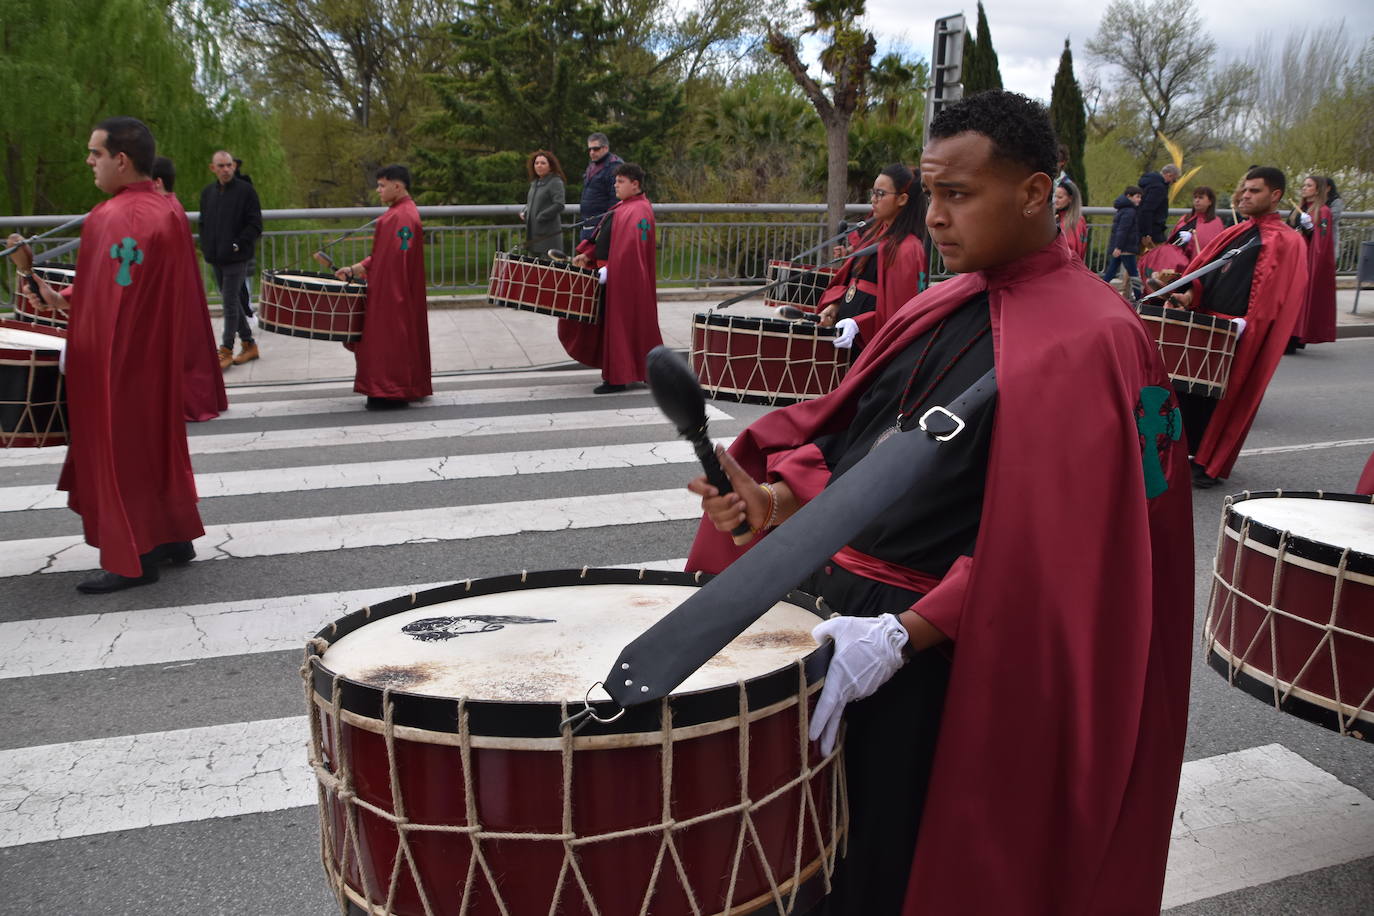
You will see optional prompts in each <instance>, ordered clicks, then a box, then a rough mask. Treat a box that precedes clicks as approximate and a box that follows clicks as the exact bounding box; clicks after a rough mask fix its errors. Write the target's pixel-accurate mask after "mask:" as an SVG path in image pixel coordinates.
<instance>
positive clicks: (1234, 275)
mask: <svg viewBox="0 0 1374 916" xmlns="http://www.w3.org/2000/svg"><path fill="white" fill-rule="evenodd" d="M1285 186H1286V182H1285V180H1284V177H1283V172H1281V171H1279V170H1278V169H1275V168H1270V167H1268V166H1256V167H1254V168H1252V169H1250V171H1248V172H1246V173H1245V181H1244V182H1242V184H1241V187H1240V190H1239V192H1238V194H1237V197H1236V199H1235V204H1236V209H1237V210H1238V211H1239V212H1240V215H1241V216H1243V217H1245V219H1244V220H1242V221H1241V222H1239V223H1237V224H1236V225H1234V226H1232V227H1231V228H1230V229H1227V230H1225V231H1224V232H1222V233H1221V234H1220V235H1218V236H1217V237H1216V238H1214V239H1212V241H1211V242H1210V243H1209V244H1208V245H1207V246H1206V247H1205V248H1203V249H1202V251H1200V252H1199V253H1198V255H1197V257H1195V258H1193V260H1192V261H1191V262H1190V263H1189V264H1188V267H1187V270H1188V271H1189V272H1191V271H1194V270H1197V269H1198V268H1199V267H1202V266H1203V265H1205V264H1209V263H1211V262H1212V261H1215V260H1216V259H1217V258H1219V257H1221V256H1222V255H1223V254H1225V253H1226V252H1227V251H1230V250H1231V249H1234V248H1239V247H1241V246H1243V245H1245V244H1246V243H1247V242H1251V241H1254V242H1257V243H1258V247H1257V248H1250V249H1249V250H1247V251H1244V252H1242V253H1241V254H1239V255H1237V256H1235V257H1234V258H1232V260H1231V263H1230V264H1228V265H1227V266H1226V267H1224V268H1222V269H1221V270H1215V271H1213V272H1212V273H1210V274H1207V275H1206V276H1204V277H1202V278H1201V279H1199V280H1194V281H1193V283H1192V288H1191V289H1189V290H1186V291H1184V292H1183V293H1182V294H1181V295H1180V296H1179V300H1180V301H1181V302H1182V303H1183V304H1185V305H1187V306H1188V307H1190V308H1193V309H1196V310H1198V311H1201V312H1206V313H1207V314H1210V315H1220V316H1221V317H1223V318H1244V319H1245V328H1244V330H1243V332H1242V333H1241V335H1240V340H1239V341H1237V343H1236V356H1235V359H1234V360H1233V361H1232V363H1231V375H1230V379H1229V380H1228V382H1227V385H1226V396H1225V397H1223V398H1221V399H1220V400H1216V399H1214V398H1208V397H1203V396H1202V395H1194V394H1186V393H1180V394H1179V398H1178V400H1179V407H1180V408H1181V409H1182V410H1183V422H1184V426H1185V428H1186V431H1187V435H1188V450H1189V454H1190V455H1192V456H1193V484H1194V486H1197V487H1200V488H1202V489H1206V488H1208V487H1214V486H1216V485H1217V483H1219V482H1220V480H1221V479H1222V478H1225V477H1229V476H1231V469H1232V468H1233V467H1235V464H1236V457H1237V456H1238V455H1240V449H1241V446H1242V445H1244V444H1245V435H1246V433H1248V432H1249V431H1250V424H1251V423H1253V422H1254V420H1255V414H1257V413H1258V412H1259V406H1260V401H1261V400H1262V399H1263V398H1264V389H1265V388H1267V387H1268V386H1269V379H1270V378H1272V377H1273V375H1274V370H1275V369H1277V368H1278V365H1279V359H1280V358H1281V357H1282V356H1283V350H1284V347H1286V346H1288V338H1289V336H1290V335H1291V334H1292V333H1293V328H1294V326H1295V325H1296V324H1297V321H1298V319H1299V317H1301V315H1302V312H1303V303H1304V301H1305V297H1306V294H1307V250H1306V248H1305V246H1304V244H1303V240H1302V236H1300V235H1298V233H1297V232H1295V231H1294V230H1292V229H1290V228H1289V227H1288V226H1287V225H1285V224H1284V222H1283V220H1282V219H1280V218H1279V214H1278V206H1279V202H1280V201H1281V200H1283V193H1284V188H1285Z"/></svg>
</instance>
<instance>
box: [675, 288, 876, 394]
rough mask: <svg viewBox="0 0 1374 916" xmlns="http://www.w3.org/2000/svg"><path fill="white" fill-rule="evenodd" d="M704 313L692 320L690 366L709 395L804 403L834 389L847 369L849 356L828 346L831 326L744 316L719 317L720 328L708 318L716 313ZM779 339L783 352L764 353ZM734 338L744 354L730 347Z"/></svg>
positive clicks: (845, 351) (830, 337)
mask: <svg viewBox="0 0 1374 916" xmlns="http://www.w3.org/2000/svg"><path fill="white" fill-rule="evenodd" d="M705 315H706V320H704V321H703V320H700V316H698V319H697V320H694V321H693V326H692V343H691V363H692V366H693V368H695V369H696V371H697V377H698V378H700V379H701V386H702V388H703V389H705V391H706V395H707V397H711V398H716V397H720V396H721V395H722V392H724V393H725V395H727V396H728V395H731V394H733V395H737V396H745V397H756V398H763V399H766V403H767V404H768V405H769V406H773V405H775V404H787V403H791V402H792V401H798V400H808V399H810V398H817V397H820V396H821V395H823V394H827V393H829V392H830V391H833V390H834V389H835V388H836V387H838V386H839V384H840V380H841V379H843V378H844V374H845V372H846V371H848V369H849V363H850V359H851V357H852V352H851V351H850V350H845V349H838V348H836V347H835V346H834V345H833V344H832V343H831V341H832V340H833V339H834V337H835V332H834V330H833V329H831V328H822V327H820V326H819V325H815V324H811V323H809V322H789V321H783V320H782V319H774V318H758V317H752V316H748V315H728V316H721V317H724V318H725V319H726V322H727V324H726V325H725V326H724V327H721V326H720V325H719V324H713V323H712V322H711V320H710V319H711V318H712V317H713V316H715V311H714V310H711V311H708V312H706V313H705ZM698 335H699V336H700V345H698ZM779 338H781V339H782V341H783V347H782V351H781V352H780V353H778V354H777V355H773V354H772V353H771V352H769V353H765V345H766V344H768V343H769V342H770V341H776V340H777V339H779ZM732 340H734V341H737V342H742V343H744V344H746V346H745V347H744V348H743V349H744V352H736V351H735V350H734V349H732V347H731V341H732ZM750 343H753V344H754V346H753V348H752V349H750V348H749V347H748V346H747V345H748V344H750Z"/></svg>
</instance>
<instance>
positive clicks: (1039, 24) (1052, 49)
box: [867, 0, 1374, 100]
mask: <svg viewBox="0 0 1374 916" xmlns="http://www.w3.org/2000/svg"><path fill="white" fill-rule="evenodd" d="M1194 2H1195V6H1196V8H1197V10H1198V13H1199V14H1200V15H1201V17H1202V21H1203V25H1204V27H1205V29H1206V31H1207V33H1208V34H1210V35H1211V37H1212V39H1213V40H1214V41H1215V42H1216V43H1217V48H1218V54H1219V56H1220V57H1222V58H1223V59H1229V58H1233V57H1234V58H1242V57H1244V56H1245V54H1246V52H1247V51H1248V50H1249V48H1250V47H1251V45H1252V44H1253V43H1254V41H1255V39H1257V38H1258V37H1259V36H1260V35H1261V34H1263V33H1265V32H1269V33H1271V34H1272V35H1274V36H1275V38H1276V44H1278V45H1279V46H1281V43H1282V40H1283V37H1284V36H1285V35H1287V34H1288V33H1289V32H1291V31H1295V30H1298V29H1301V28H1303V27H1304V26H1306V27H1308V28H1309V29H1314V28H1319V27H1336V26H1337V25H1338V24H1339V23H1340V22H1341V20H1342V19H1343V20H1345V26H1344V28H1345V31H1346V34H1347V35H1348V37H1349V38H1350V41H1351V45H1352V46H1353V47H1355V48H1357V49H1358V48H1359V47H1360V46H1362V44H1363V43H1364V42H1365V41H1367V40H1368V39H1369V37H1370V36H1371V34H1374V3H1371V2H1370V0H1194ZM1106 8H1107V3H1106V2H1105V0H1089V2H1087V3H1083V2H1074V0H1069V2H1065V0H1058V2H1054V0H1051V2H1042V3H1029V2H1026V0H984V3H983V10H984V12H986V13H987V17H988V28H989V29H990V30H991V32H992V45H993V47H994V48H995V49H996V50H997V57H998V64H999V66H1000V68H1001V71H1002V82H1003V84H1004V85H1005V86H1006V88H1008V89H1014V90H1016V91H1017V92H1024V93H1025V94H1026V95H1029V96H1033V97H1035V98H1039V99H1042V100H1048V99H1049V95H1050V86H1051V85H1052V84H1053V82H1054V73H1055V70H1056V69H1057V68H1058V67H1059V54H1060V52H1061V51H1063V49H1064V39H1065V38H1068V39H1070V40H1071V41H1072V43H1073V44H1072V48H1073V58H1074V72H1075V74H1076V75H1077V76H1078V79H1079V82H1080V83H1081V82H1082V81H1083V79H1084V77H1085V76H1086V75H1087V72H1088V69H1089V65H1090V61H1089V60H1088V53H1087V49H1086V48H1085V47H1084V46H1085V45H1086V43H1087V41H1088V39H1089V38H1091V37H1092V36H1093V35H1095V34H1096V33H1097V27H1098V24H1099V23H1100V21H1101V19H1102V13H1103V11H1104V10H1105V9H1106ZM959 12H962V13H963V14H964V16H965V18H966V19H967V24H968V29H969V31H973V30H974V29H975V28H976V27H977V24H978V4H977V0H973V2H971V3H968V4H966V5H962V8H961V4H960V3H959V2H957V0H939V2H931V0H868V19H867V25H868V28H869V29H870V30H871V31H872V32H873V33H874V35H876V36H877V38H878V51H879V54H880V55H881V54H882V53H884V52H886V51H888V50H890V49H892V47H893V46H897V47H900V48H901V49H902V50H904V51H905V52H906V53H907V55H908V56H912V55H915V54H919V56H920V57H922V58H925V59H929V57H930V50H931V42H932V39H933V37H934V31H935V20H936V19H937V18H939V17H941V16H949V15H952V14H954V13H959Z"/></svg>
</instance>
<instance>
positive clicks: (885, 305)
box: [820, 235, 926, 344]
mask: <svg viewBox="0 0 1374 916" xmlns="http://www.w3.org/2000/svg"><path fill="white" fill-rule="evenodd" d="M859 244H860V245H862V244H864V242H859ZM874 256H875V257H876V258H877V259H878V290H877V296H876V297H875V298H876V300H877V301H876V302H875V303H874V306H873V311H871V312H864V313H863V314H862V315H855V316H854V323H855V324H857V325H858V326H859V337H860V338H861V339H862V340H863V341H864V343H865V344H867V342H868V341H870V340H872V339H873V338H874V337H876V336H877V334H878V331H879V329H881V328H882V326H883V325H885V324H887V322H888V319H890V318H891V317H892V316H893V315H895V314H896V313H897V309H899V308H901V307H902V306H903V305H905V304H906V303H907V302H908V301H910V300H911V297H912V296H915V295H916V294H917V293H919V292H920V291H921V286H922V284H923V283H924V281H925V274H926V250H925V246H924V245H923V244H922V242H921V240H920V239H919V238H917V237H916V236H914V235H908V236H907V237H906V238H904V239H902V240H901V242H899V243H898V245H897V251H896V253H895V254H892V242H891V240H888V239H884V240H883V242H882V243H881V244H880V245H879V247H878V250H877V251H876V252H875V253H874ZM853 266H854V262H853V261H845V263H844V267H843V268H842V269H841V270H840V272H839V273H838V274H836V275H835V278H834V279H833V280H831V281H830V285H829V286H827V287H826V289H825V292H824V293H823V294H822V295H821V300H820V304H821V307H822V308H823V307H825V306H826V305H829V304H830V303H831V302H838V301H839V299H840V297H841V296H842V295H843V294H844V291H845V290H846V289H848V288H849V273H850V270H851V269H852V268H853Z"/></svg>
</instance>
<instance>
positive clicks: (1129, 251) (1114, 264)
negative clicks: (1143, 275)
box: [1102, 185, 1143, 299]
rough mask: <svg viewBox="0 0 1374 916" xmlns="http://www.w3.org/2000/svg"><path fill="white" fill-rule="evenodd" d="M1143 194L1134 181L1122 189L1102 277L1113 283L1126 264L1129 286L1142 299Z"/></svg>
mask: <svg viewBox="0 0 1374 916" xmlns="http://www.w3.org/2000/svg"><path fill="white" fill-rule="evenodd" d="M1142 196H1143V194H1142V192H1141V189H1140V188H1138V187H1136V186H1135V185H1131V186H1130V187H1128V188H1127V189H1126V190H1125V191H1123V192H1122V193H1121V196H1120V197H1118V198H1117V199H1116V203H1114V204H1113V206H1114V207H1116V216H1115V217H1113V218H1112V237H1111V239H1110V240H1109V241H1108V243H1107V248H1108V250H1109V251H1111V253H1112V256H1111V258H1110V259H1109V260H1108V261H1107V269H1106V270H1105V271H1103V272H1102V279H1104V280H1106V281H1107V282H1108V283H1111V282H1112V281H1113V280H1115V279H1116V277H1117V274H1119V273H1120V272H1121V268H1123V267H1124V268H1126V276H1127V278H1128V279H1129V280H1130V290H1131V295H1132V297H1133V298H1136V299H1139V298H1140V294H1141V292H1142V291H1143V290H1142V286H1141V283H1140V272H1139V271H1138V270H1137V269H1136V262H1135V256H1136V254H1137V253H1139V251H1140V227H1139V223H1138V218H1139V212H1138V208H1139V207H1140V200H1141V197H1142Z"/></svg>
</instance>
